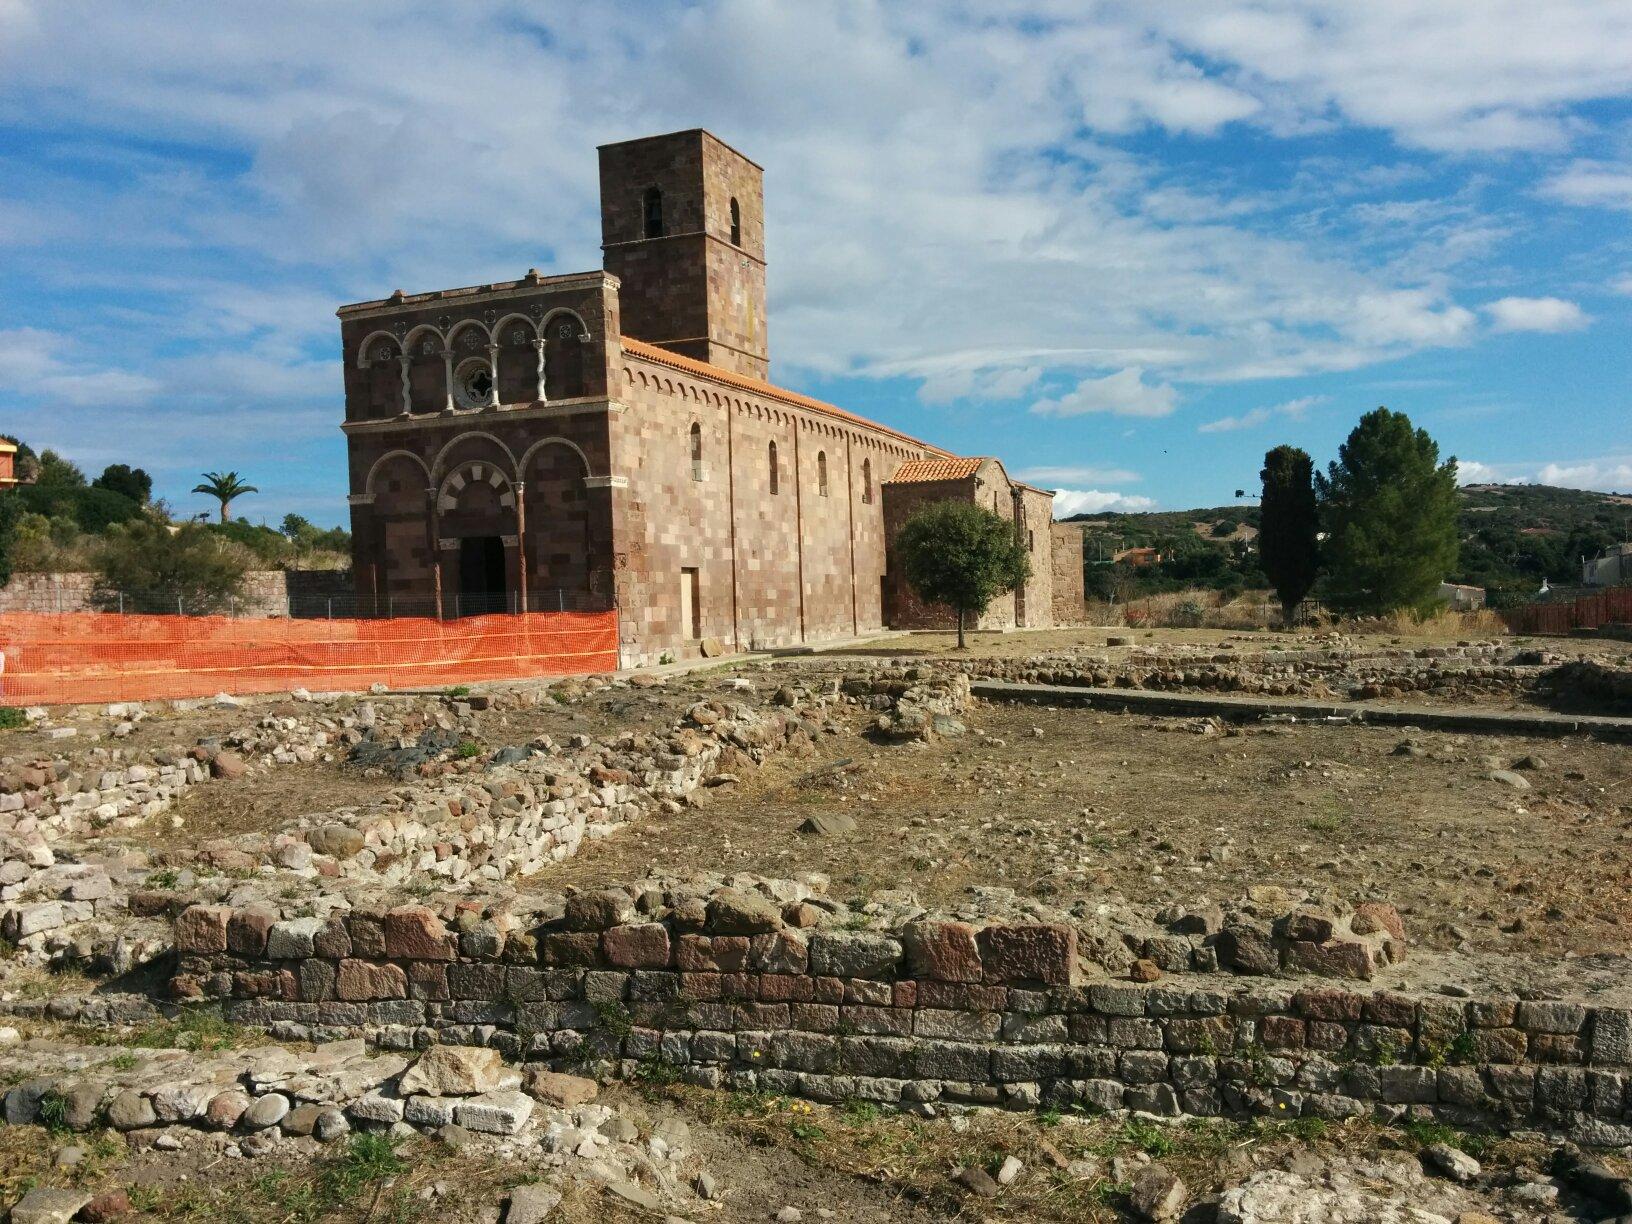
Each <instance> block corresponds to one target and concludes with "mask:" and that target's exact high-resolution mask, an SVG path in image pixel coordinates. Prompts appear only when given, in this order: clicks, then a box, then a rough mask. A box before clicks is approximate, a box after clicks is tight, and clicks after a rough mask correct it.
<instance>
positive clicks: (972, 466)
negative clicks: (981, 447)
mask: <svg viewBox="0 0 1632 1224" xmlns="http://www.w3.org/2000/svg"><path fill="white" fill-rule="evenodd" d="M983 462H984V460H981V459H950V458H949V459H908V460H907V461H906V462H905V463H903V464H902V465H901V466H900V467H899V468H897V469H896V470H895V475H894V476H891V477H890V478H889V479H888V480H887V481H885V482H884V483H885V484H924V483H926V482H928V481H932V480H967V479H968V478H969V477H970V476H973V475H974V474H975V473H976V472H977V471H979V470H980V465H981V464H982V463H983Z"/></svg>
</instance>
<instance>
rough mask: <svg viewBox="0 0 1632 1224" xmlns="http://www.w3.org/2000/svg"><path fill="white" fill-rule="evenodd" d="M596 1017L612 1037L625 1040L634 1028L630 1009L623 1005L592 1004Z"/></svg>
mask: <svg viewBox="0 0 1632 1224" xmlns="http://www.w3.org/2000/svg"><path fill="white" fill-rule="evenodd" d="M590 1006H592V1007H593V1008H594V1009H595V1016H596V1018H597V1019H598V1020H599V1021H600V1022H601V1027H602V1028H603V1029H605V1030H606V1031H607V1032H608V1033H610V1034H612V1036H614V1037H617V1038H620V1039H621V1038H624V1037H627V1036H629V1033H630V1030H631V1029H633V1028H634V1022H633V1021H632V1020H631V1019H630V1018H629V1009H628V1008H626V1007H625V1006H624V1005H623V1004H622V1003H605V1002H597V1003H592V1004H591V1005H590Z"/></svg>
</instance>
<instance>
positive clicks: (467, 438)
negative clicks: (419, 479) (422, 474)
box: [430, 429, 516, 476]
mask: <svg viewBox="0 0 1632 1224" xmlns="http://www.w3.org/2000/svg"><path fill="white" fill-rule="evenodd" d="M478 439H484V440H486V441H488V442H491V443H493V445H494V446H496V447H498V448H499V449H500V450H501V451H503V452H504V457H505V458H506V459H508V460H509V461H510V471H511V473H514V472H515V470H516V456H515V452H513V451H512V450H511V449H510V448H509V447H508V446H506V445H505V444H504V442H503V441H502V440H500V439H499V438H496V437H494V436H493V435H492V434H490V433H488V432H487V431H486V430H484V429H473V430H470V431H468V432H466V433H462V434H459V435H458V436H457V437H453V438H449V439H448V440H447V442H445V443H444V444H443V446H442V449H441V450H439V451H437V452H436V457H435V458H434V459H432V460H431V469H430V470H431V472H432V474H433V476H434V474H435V473H438V472H441V473H444V474H445V473H446V472H447V471H449V470H450V469H449V468H444V467H443V466H442V464H443V460H444V459H445V458H446V457H447V454H448V452H449V451H450V450H452V449H453V448H454V447H456V446H458V445H460V444H461V443H465V442H474V441H476V440H478ZM461 462H465V461H464V460H461ZM473 462H483V461H481V460H475V461H473ZM485 462H488V463H491V462H492V460H491V459H489V460H486V461H485Z"/></svg>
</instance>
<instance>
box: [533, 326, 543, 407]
mask: <svg viewBox="0 0 1632 1224" xmlns="http://www.w3.org/2000/svg"><path fill="white" fill-rule="evenodd" d="M533 347H534V348H536V349H537V350H538V398H539V402H540V403H542V402H543V400H544V337H542V336H540V337H539V338H538V339H537V340H534V341H533Z"/></svg>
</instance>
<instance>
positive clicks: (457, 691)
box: [447, 684, 470, 697]
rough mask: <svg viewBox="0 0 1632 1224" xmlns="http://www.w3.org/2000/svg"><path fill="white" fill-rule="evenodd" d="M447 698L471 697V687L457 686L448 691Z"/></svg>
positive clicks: (466, 685)
mask: <svg viewBox="0 0 1632 1224" xmlns="http://www.w3.org/2000/svg"><path fill="white" fill-rule="evenodd" d="M447 696H449V697H469V696H470V685H468V684H456V685H454V686H453V687H452V688H450V689H449V690H448V691H447Z"/></svg>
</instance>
